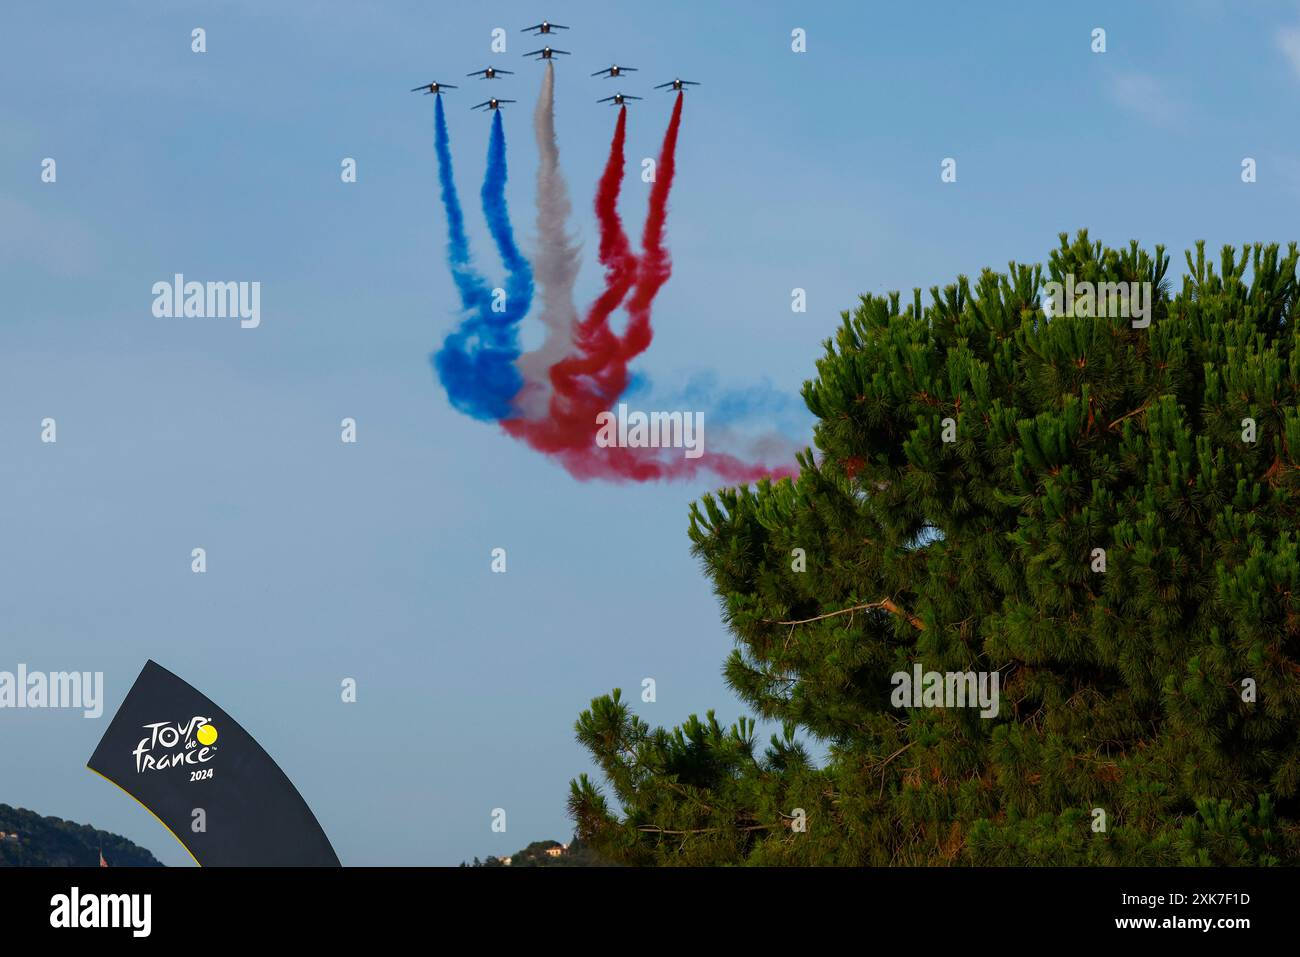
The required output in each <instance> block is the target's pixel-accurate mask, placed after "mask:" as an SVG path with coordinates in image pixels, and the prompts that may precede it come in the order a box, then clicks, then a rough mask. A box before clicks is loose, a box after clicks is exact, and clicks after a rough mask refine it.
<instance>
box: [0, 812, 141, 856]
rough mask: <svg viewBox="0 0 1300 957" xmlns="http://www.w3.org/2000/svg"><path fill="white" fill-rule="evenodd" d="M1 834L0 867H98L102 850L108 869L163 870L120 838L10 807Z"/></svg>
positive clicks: (1, 820) (2, 820)
mask: <svg viewBox="0 0 1300 957" xmlns="http://www.w3.org/2000/svg"><path fill="white" fill-rule="evenodd" d="M0 832H3V834H4V837H0V867H98V866H99V851H100V848H103V850H104V860H105V861H107V862H108V866H109V867H162V866H163V865H162V862H161V861H159V860H158V859H157V858H156V857H154V856H153V855H152V854H150V853H149V852H148V851H146V850H145V849H144V848H143V847H139V846H137V845H135V844H132V843H131V842H130V841H128V840H127V839H126V838H124V837H120V836H119V835H117V834H110V833H109V832H108V831H97V830H95V829H94V828H93V827H90V826H89V825H88V824H73V823H72V822H71V821H65V820H63V819H62V818H58V817H41V815H39V814H37V813H35V812H34V811H27V810H24V809H22V808H17V807H10V806H9V805H8V804H0ZM14 834H16V835H17V836H18V839H17V840H13V839H12V837H11V835H14Z"/></svg>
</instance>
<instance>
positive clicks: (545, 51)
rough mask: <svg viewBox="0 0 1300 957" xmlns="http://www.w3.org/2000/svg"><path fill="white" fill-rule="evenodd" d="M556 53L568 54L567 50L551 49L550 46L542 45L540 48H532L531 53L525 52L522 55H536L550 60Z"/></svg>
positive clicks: (541, 58)
mask: <svg viewBox="0 0 1300 957" xmlns="http://www.w3.org/2000/svg"><path fill="white" fill-rule="evenodd" d="M557 53H563V54H564V55H565V56H568V55H569V51H568V50H552V49H551V48H550V47H542V48H541V49H540V50H534V51H533V52H532V53H525V54H524V56H533V57H537V59H539V60H550V59H553V58H554V56H555V54H557Z"/></svg>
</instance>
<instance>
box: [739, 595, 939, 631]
mask: <svg viewBox="0 0 1300 957" xmlns="http://www.w3.org/2000/svg"><path fill="white" fill-rule="evenodd" d="M871 608H883V609H884V610H885V611H887V612H889V613H890V614H891V615H898V616H899V617H900V618H905V619H907V623H908V624H909V625H911V626H912V627H913V628H915V629H916V630H917V631H925V622H923V621H922V620H921V619H920V618H917V617H916V616H915V615H909V614H908V613H907V612H905V611H903V609H901V608H899V607H898V606H897V605H895V604H894V603H893V602H892V601H890V600H889V599H888V598H882V599H880V601H869V602H866V603H865V604H862V605H853V606H851V607H849V608H841V609H840V610H839V611H830V612H827V613H826V614H824V615H817V616H816V617H814V618H800V619H798V620H797V621H777V620H776V619H773V618H764V619H763V621H764V623H766V624H769V625H806V624H808V623H809V622H814V621H823V620H824V619H827V618H834V617H836V616H837V615H849V614H852V613H854V612H858V611H866V610H867V609H871Z"/></svg>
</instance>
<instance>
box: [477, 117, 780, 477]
mask: <svg viewBox="0 0 1300 957" xmlns="http://www.w3.org/2000/svg"><path fill="white" fill-rule="evenodd" d="M681 120H682V95H681V94H680V93H679V94H678V95H677V100H676V102H675V103H674V104H673V114H672V118H671V119H670V120H669V122H668V129H667V131H666V132H665V133H664V141H663V147H662V149H661V151H660V154H659V162H658V163H657V164H656V166H655V181H654V184H653V186H652V187H651V189H650V208H649V212H648V213H647V214H646V221H645V227H644V230H643V232H642V236H641V246H642V255H641V257H640V258H638V257H637V256H636V255H635V254H634V253H633V251H632V247H631V243H630V242H629V241H628V238H627V234H626V232H624V230H623V222H622V220H621V219H620V218H619V215H618V197H619V189H620V186H621V183H622V181H623V148H624V141H625V139H626V133H627V107H621V108H620V109H619V112H618V122H617V124H616V125H615V127H614V137H613V139H612V140H611V142H610V148H609V159H608V160H607V161H606V163H605V170H604V173H603V174H602V175H601V178H600V185H599V188H598V189H597V191H596V218H597V219H598V220H599V223H600V262H601V264H602V265H603V266H604V267H605V289H604V291H603V292H602V293H601V294H600V295H599V296H598V297H597V298H596V301H595V302H594V303H592V305H591V308H590V309H589V310H588V311H587V316H586V318H585V319H584V320H583V321H582V322H581V323H579V325H578V328H577V330H576V333H575V337H574V346H575V349H576V354H574V355H570V356H568V357H566V358H564V359H562V360H560V361H559V362H557V363H556V364H555V365H553V366H552V367H551V372H550V376H551V384H552V386H553V387H554V392H553V394H552V396H551V405H550V415H549V416H548V417H547V418H544V419H540V420H525V419H508V420H505V421H503V422H502V423H501V424H502V427H503V428H505V430H506V431H507V432H508V433H510V434H511V435H513V436H514V437H516V438H522V439H524V440H525V441H526V442H528V444H529V445H531V446H532V447H533V448H535V449H537V450H538V451H540V452H544V453H546V454H548V455H554V456H556V457H557V458H558V459H559V460H560V462H561V463H562V464H563V465H564V467H565V469H566V470H568V472H569V474H571V475H572V476H574V477H575V478H578V479H593V478H602V479H611V480H614V481H620V480H621V481H634V482H648V481H654V480H656V479H668V478H685V477H689V476H691V475H694V474H696V473H697V472H699V471H700V470H702V469H705V470H708V471H710V472H713V473H714V474H716V475H718V476H719V477H721V478H722V479H724V480H725V481H728V482H737V483H739V482H754V481H757V480H758V479H760V478H763V477H767V476H771V477H775V478H779V477H783V476H792V475H795V474H797V469H795V468H791V467H783V468H778V469H771V468H765V467H763V466H761V465H753V464H750V463H747V462H744V461H741V460H740V459H738V458H736V457H735V456H731V455H727V454H725V453H714V452H708V451H706V452H705V453H704V454H703V455H702V456H701V457H699V458H693V459H688V458H686V457H685V456H684V454H683V450H682V449H673V448H625V447H610V448H601V447H599V446H597V445H596V441H595V439H596V432H597V423H596V417H597V415H599V414H600V413H601V412H605V411H608V410H610V409H611V407H612V406H613V405H614V404H615V403H616V402H617V400H618V397H619V396H620V395H622V394H623V391H624V390H625V389H626V388H627V384H628V371H627V366H628V363H629V362H630V361H631V360H632V359H634V358H635V357H636V356H638V355H640V354H641V353H642V352H644V351H645V350H646V349H647V348H648V347H649V346H650V342H651V339H652V338H653V336H654V331H653V329H652V327H651V325H650V312H651V305H652V304H653V302H654V298H655V295H656V294H657V293H658V292H659V290H660V288H662V286H663V284H664V283H665V282H667V281H668V278H669V276H670V275H671V274H672V260H671V258H670V257H669V255H668V250H667V249H666V248H665V247H664V226H665V223H666V221H667V216H668V195H669V193H670V191H671V190H672V185H673V174H674V172H675V168H676V152H677V132H678V129H679V128H680V127H681ZM629 292H631V294H632V297H631V299H630V300H629V301H628V304H627V311H628V323H627V328H626V330H625V331H624V333H623V335H622V336H621V337H620V336H618V335H617V334H616V333H614V331H613V330H612V329H610V327H609V319H610V316H611V315H612V314H613V312H614V310H615V309H617V308H618V306H619V304H620V303H622V301H623V299H624V298H625V297H626V296H627V295H628V293H629ZM705 426H706V429H707V426H708V422H707V421H706V422H705ZM706 434H707V432H706ZM706 444H707V443H706Z"/></svg>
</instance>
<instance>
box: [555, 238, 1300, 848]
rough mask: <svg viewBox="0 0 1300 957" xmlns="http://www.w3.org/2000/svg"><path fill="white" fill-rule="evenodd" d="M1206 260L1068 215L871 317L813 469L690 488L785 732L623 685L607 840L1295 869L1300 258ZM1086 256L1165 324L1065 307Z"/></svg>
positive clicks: (823, 392) (1271, 252) (823, 426)
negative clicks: (1172, 268)
mask: <svg viewBox="0 0 1300 957" xmlns="http://www.w3.org/2000/svg"><path fill="white" fill-rule="evenodd" d="M1186 260H1187V267H1188V275H1187V276H1186V277H1185V278H1184V280H1183V283H1182V288H1181V291H1179V292H1178V293H1177V294H1176V295H1172V296H1171V294H1170V284H1169V283H1168V281H1167V280H1166V272H1167V270H1168V266H1169V259H1168V257H1167V256H1165V255H1164V250H1163V249H1162V248H1161V247H1156V250H1155V254H1154V256H1152V255H1149V254H1148V253H1147V252H1145V251H1143V250H1141V249H1140V248H1139V246H1138V244H1137V243H1136V242H1134V243H1132V244H1131V245H1130V246H1129V248H1127V249H1121V250H1112V249H1107V248H1104V247H1103V246H1102V245H1101V244H1100V243H1093V242H1091V241H1090V240H1089V239H1088V236H1087V233H1086V232H1080V233H1079V235H1078V236H1077V237H1076V239H1075V240H1074V241H1073V242H1071V241H1070V240H1069V237H1068V236H1067V235H1065V234H1062V235H1061V242H1060V247H1059V248H1058V249H1056V250H1054V251H1053V252H1052V253H1051V256H1050V258H1049V262H1048V265H1047V267H1046V269H1044V267H1043V266H1041V265H1036V266H1025V265H1018V264H1016V263H1011V264H1010V267H1009V269H1008V271H1007V272H1006V273H1005V274H1000V273H996V272H993V271H989V270H986V271H985V272H984V273H983V274H982V275H981V276H980V278H979V280H978V281H977V282H976V283H974V284H973V285H972V284H971V283H970V282H969V281H968V280H967V278H966V277H959V278H958V280H957V282H956V283H955V284H953V285H949V286H947V287H945V288H944V289H942V290H940V289H938V288H937V287H936V288H934V289H932V290H931V291H930V298H931V302H930V303H929V304H928V305H924V306H923V304H922V294H921V291H920V290H915V291H914V293H913V296H912V301H911V302H910V303H908V304H907V306H906V308H903V307H902V304H901V303H900V296H899V295H898V294H897V293H894V294H891V295H889V296H888V297H877V296H870V295H868V296H863V297H862V298H861V302H860V304H859V305H858V307H857V308H856V309H855V310H854V311H853V313H852V314H851V315H850V314H849V313H845V314H844V315H843V322H842V325H841V326H840V328H839V330H838V332H837V334H836V336H835V338H834V339H833V340H828V341H827V343H826V352H825V355H824V357H823V358H822V359H821V360H820V361H819V362H818V363H817V376H816V378H815V379H814V380H812V381H810V382H808V383H806V384H805V386H804V390H803V396H804V399H805V401H806V402H807V405H808V407H809V408H810V409H811V410H812V412H813V413H814V414H815V415H816V416H817V419H818V423H817V426H816V430H815V443H816V446H817V453H816V454H813V453H811V452H808V453H805V454H804V455H802V456H801V457H800V469H801V471H800V475H799V477H798V478H797V479H796V480H795V481H794V482H793V483H792V482H790V481H782V482H779V483H775V484H770V483H760V484H759V485H758V486H757V487H756V488H738V489H728V490H723V491H721V492H719V493H717V494H716V495H710V496H705V497H704V498H703V499H702V500H701V501H700V502H698V503H696V504H695V505H693V506H692V508H691V515H690V536H691V542H692V550H693V551H694V553H695V554H696V555H697V556H698V557H699V559H700V560H701V561H702V563H703V566H704V569H705V571H706V573H707V574H708V576H709V577H710V579H711V580H712V583H713V585H714V588H715V590H716V593H717V594H718V596H719V598H720V601H721V604H722V609H723V616H724V619H725V621H726V623H727V625H728V627H729V628H730V630H731V632H732V634H733V635H734V637H735V639H736V648H735V650H734V651H733V652H732V653H731V655H730V657H729V658H728V659H727V661H726V664H725V668H724V673H725V676H726V679H727V682H728V684H729V686H730V687H731V688H732V689H734V690H735V692H736V693H737V694H738V695H739V696H740V698H741V699H742V700H743V701H744V702H745V703H746V704H747V705H748V706H749V707H750V708H752V709H753V710H754V712H755V713H756V715H757V716H758V717H760V718H762V719H765V720H767V721H770V722H774V723H776V724H778V725H779V726H780V727H781V728H782V731H781V733H779V734H776V735H773V736H772V738H771V741H770V743H769V744H768V745H767V746H766V747H762V746H761V745H759V744H758V742H757V740H756V737H757V735H756V731H755V723H754V722H753V721H752V720H749V719H746V718H741V719H740V720H739V721H737V722H736V724H734V725H732V726H730V727H724V726H722V725H721V724H719V723H718V721H717V720H716V718H715V717H714V715H713V713H712V712H710V713H709V714H708V715H707V717H706V719H705V720H703V721H701V720H699V719H698V718H696V717H695V716H691V717H690V718H689V719H688V720H687V721H686V722H685V723H684V724H683V725H681V726H680V727H676V728H673V729H671V730H666V729H663V728H651V727H650V726H649V725H647V724H646V723H645V722H643V721H642V720H641V719H640V718H638V717H637V716H636V715H634V714H633V713H632V712H631V710H630V708H629V707H628V704H627V703H626V702H625V701H624V700H623V699H622V697H621V695H620V693H619V692H618V691H617V690H615V691H614V693H613V694H612V695H609V696H605V697H601V698H598V699H596V700H595V701H593V702H592V705H591V708H590V709H589V710H587V711H585V712H584V713H583V714H582V715H581V717H580V718H579V720H578V722H577V734H578V739H579V740H580V741H581V743H582V744H583V745H584V746H585V747H586V748H587V749H588V750H589V751H590V752H591V754H592V756H593V757H594V759H595V761H596V763H597V765H598V766H599V768H600V770H601V771H602V772H603V775H604V777H605V778H606V781H607V787H608V790H610V791H612V795H611V797H612V798H613V799H614V800H615V801H616V802H617V804H616V806H611V801H610V800H609V799H608V798H607V797H606V789H605V788H603V787H601V786H598V785H597V784H596V783H595V782H593V781H592V780H590V779H589V778H588V777H587V776H586V775H583V776H581V777H580V778H579V780H577V781H574V782H573V783H572V787H571V796H570V813H571V814H572V815H573V817H574V819H575V821H576V823H577V826H578V833H579V835H580V836H581V837H582V839H583V840H585V841H587V842H589V843H590V844H591V845H592V846H593V847H594V848H595V849H596V850H597V851H598V852H599V853H601V854H602V855H605V856H606V857H609V858H611V859H614V860H617V861H620V862H624V863H630V864H672V863H681V864H735V863H749V864H776V863H789V864H852V865H866V864H870V865H889V864H1143V865H1154V864H1187V865H1193V864H1274V863H1286V864H1293V863H1295V862H1296V861H1297V850H1298V848H1300V828H1298V826H1297V820H1298V819H1300V804H1298V801H1297V788H1298V787H1300V660H1298V659H1300V600H1298V599H1297V597H1296V596H1297V595H1300V555H1298V554H1297V530H1296V506H1297V503H1298V502H1300V499H1297V496H1296V491H1297V488H1300V412H1298V411H1297V397H1298V396H1300V336H1298V335H1297V330H1296V328H1295V317H1296V309H1297V306H1296V292H1297V273H1296V268H1297V262H1298V260H1300V255H1298V254H1297V250H1296V246H1295V245H1294V244H1292V245H1291V246H1290V247H1289V250H1288V251H1287V252H1286V253H1285V255H1283V254H1282V253H1281V252H1280V251H1279V249H1278V248H1277V247H1276V246H1262V245H1258V244H1256V245H1254V246H1252V247H1248V248H1246V249H1244V250H1240V251H1238V250H1234V249H1233V248H1231V247H1228V248H1225V249H1224V250H1223V253H1222V257H1221V260H1220V264H1219V267H1218V269H1217V270H1216V268H1215V266H1214V265H1213V263H1212V262H1211V261H1209V260H1207V258H1206V256H1205V250H1204V244H1198V245H1197V248H1196V251H1195V255H1194V256H1193V254H1192V253H1190V252H1189V253H1188V254H1187V255H1186ZM1067 277H1068V278H1069V279H1071V280H1072V283H1071V285H1072V286H1073V287H1074V288H1075V289H1076V290H1077V289H1079V288H1080V287H1081V286H1082V284H1083V283H1085V282H1089V283H1102V282H1106V283H1114V282H1120V283H1150V284H1151V285H1150V286H1149V287H1147V288H1148V289H1149V290H1151V292H1152V299H1151V314H1150V319H1151V321H1150V324H1149V326H1146V327H1142V324H1141V323H1140V322H1135V320H1133V319H1132V318H1130V317H1129V316H1128V315H1127V314H1125V313H1124V310H1123V309H1116V308H1114V307H1115V300H1113V299H1112V300H1110V301H1109V302H1108V303H1098V304H1096V305H1095V307H1094V308H1092V309H1089V308H1088V307H1087V304H1086V303H1078V304H1075V305H1076V306H1077V307H1076V308H1070V306H1071V305H1072V304H1071V303H1070V302H1069V300H1068V299H1066V298H1065V297H1064V296H1062V297H1061V302H1062V303H1063V304H1064V305H1065V308H1062V309H1059V310H1047V309H1045V308H1044V304H1043V297H1044V292H1045V289H1048V288H1050V287H1049V286H1048V285H1047V284H1048V283H1051V282H1055V283H1059V284H1062V285H1063V286H1064V285H1065V284H1066V283H1067ZM1067 288H1068V287H1067ZM1136 288H1140V287H1136ZM1053 313H1055V314H1053ZM1117 313H1118V314H1117ZM946 439H950V441H946ZM799 550H802V551H799ZM800 556H802V559H801V558H800ZM801 567H802V569H803V570H800V569H801ZM914 663H921V664H922V665H923V667H924V669H925V670H926V671H939V672H949V671H952V672H967V671H969V672H978V673H985V674H991V673H993V672H996V673H997V675H998V677H999V679H1000V707H999V710H998V713H997V715H996V717H981V715H980V713H979V711H978V710H976V709H973V708H954V707H946V708H945V707H913V706H911V703H910V702H909V703H908V705H907V706H903V707H896V706H895V705H894V703H893V702H892V701H891V696H892V694H893V693H894V690H895V684H894V679H893V677H892V676H893V675H895V674H896V673H898V672H906V673H910V672H911V670H912V666H913V664H914ZM801 739H802V740H803V741H808V742H810V743H813V742H815V743H816V744H817V745H818V746H819V748H820V749H822V750H824V752H825V756H824V760H822V761H818V762H814V761H813V760H812V759H811V758H810V755H809V751H808V747H807V745H805V744H804V743H802V742H801Z"/></svg>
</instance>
